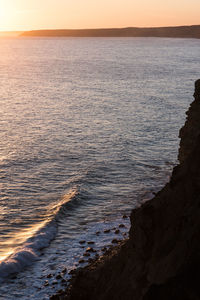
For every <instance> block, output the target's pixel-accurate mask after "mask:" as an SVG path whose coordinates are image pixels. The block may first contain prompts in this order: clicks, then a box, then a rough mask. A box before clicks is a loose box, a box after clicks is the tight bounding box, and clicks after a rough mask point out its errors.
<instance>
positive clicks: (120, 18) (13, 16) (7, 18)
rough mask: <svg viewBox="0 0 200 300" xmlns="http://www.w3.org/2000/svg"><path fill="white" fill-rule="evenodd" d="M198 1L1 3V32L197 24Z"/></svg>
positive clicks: (35, 0)
mask: <svg viewBox="0 0 200 300" xmlns="http://www.w3.org/2000/svg"><path fill="white" fill-rule="evenodd" d="M199 12H200V0H0V31H25V30H33V29H79V28H111V27H129V26H136V27H150V26H152V27H156V26H175V25H195V24H200V17H199Z"/></svg>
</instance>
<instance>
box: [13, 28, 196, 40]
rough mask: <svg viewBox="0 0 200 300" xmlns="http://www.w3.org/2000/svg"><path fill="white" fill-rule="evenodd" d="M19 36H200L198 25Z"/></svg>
mask: <svg viewBox="0 0 200 300" xmlns="http://www.w3.org/2000/svg"><path fill="white" fill-rule="evenodd" d="M19 36H20V37H166V38H200V25H191V26H172V27H147V28H139V27H127V28H105V29H55V30H31V31H25V32H23V33H21V34H20V35H19Z"/></svg>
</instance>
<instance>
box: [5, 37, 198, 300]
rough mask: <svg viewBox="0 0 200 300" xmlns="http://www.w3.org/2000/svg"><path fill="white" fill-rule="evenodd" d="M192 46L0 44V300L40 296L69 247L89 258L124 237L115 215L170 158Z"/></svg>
mask: <svg viewBox="0 0 200 300" xmlns="http://www.w3.org/2000/svg"><path fill="white" fill-rule="evenodd" d="M199 49H200V40H196V39H168V38H166V39H164V38H160V39H157V38H82V39H81V38H55V39H51V38H26V39H23V38H19V39H14V38H13V39H5V38H4V39H3V38H1V39H0V78H1V84H0V114H1V117H0V299H10V300H12V299H48V298H49V296H50V295H51V294H53V293H55V291H57V290H58V289H61V288H64V287H65V284H66V283H65V282H64V281H65V279H67V278H68V277H69V274H68V272H69V271H70V270H71V269H73V268H75V267H76V266H77V265H78V261H79V260H80V259H81V258H82V257H83V252H84V251H85V249H86V248H87V243H85V244H84V245H83V244H80V243H79V241H81V240H85V241H86V242H87V241H92V242H94V243H95V244H94V246H93V247H94V248H95V249H96V250H97V251H98V253H100V254H101V253H102V251H101V249H102V247H103V246H104V245H109V244H111V240H112V239H113V238H115V237H116V234H115V233H114V231H115V229H114V228H117V227H118V226H119V224H121V223H123V224H124V225H125V227H124V228H121V229H120V234H119V235H118V237H120V238H121V239H122V238H124V236H125V235H126V236H127V232H128V229H129V220H128V219H123V218H122V216H123V215H130V212H131V209H132V208H134V207H136V206H138V205H140V203H142V202H143V201H146V200H148V199H150V198H151V197H152V193H153V192H154V191H156V190H159V189H160V188H161V186H162V185H163V184H164V183H166V182H167V181H168V180H169V176H170V172H171V170H172V167H173V166H174V164H176V163H177V151H178V143H179V140H178V132H179V129H180V127H181V126H182V125H183V124H184V121H185V111H186V110H187V109H188V106H189V103H191V101H192V100H193V97H192V95H193V90H194V81H195V80H196V79H197V78H199V77H200V61H199ZM106 229H110V232H109V233H107V234H106V233H104V230H106ZM85 264H86V263H85ZM65 268H67V272H65ZM62 270H63V272H62V277H63V280H62V282H61V280H60V279H59V280H56V276H57V275H58V274H59V272H61V271H62ZM49 274H50V275H49ZM48 275H49V276H48Z"/></svg>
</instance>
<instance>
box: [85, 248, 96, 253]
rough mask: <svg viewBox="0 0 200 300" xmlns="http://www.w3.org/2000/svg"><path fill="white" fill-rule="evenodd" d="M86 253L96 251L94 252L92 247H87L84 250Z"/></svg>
mask: <svg viewBox="0 0 200 300" xmlns="http://www.w3.org/2000/svg"><path fill="white" fill-rule="evenodd" d="M86 252H96V250H94V249H93V248H92V247H88V248H87V249H86Z"/></svg>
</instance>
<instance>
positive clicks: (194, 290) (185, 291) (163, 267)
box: [55, 80, 200, 300]
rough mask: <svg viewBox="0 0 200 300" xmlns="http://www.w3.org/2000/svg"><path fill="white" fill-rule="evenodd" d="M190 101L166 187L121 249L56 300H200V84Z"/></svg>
mask: <svg viewBox="0 0 200 300" xmlns="http://www.w3.org/2000/svg"><path fill="white" fill-rule="evenodd" d="M194 97H195V100H194V102H193V103H192V104H191V106H190V108H189V111H188V112H187V120H186V123H185V126H184V127H183V128H182V129H181V130H180V136H181V142H180V150H179V160H180V164H179V165H178V166H176V167H175V168H174V169H173V172H172V176H171V179H170V182H169V183H167V184H166V186H165V187H164V188H163V189H162V190H161V191H160V192H158V193H157V194H156V196H155V197H154V198H153V199H152V200H150V201H148V202H146V203H145V204H143V205H142V206H141V207H140V208H137V209H134V210H133V211H132V214H131V229H130V232H129V239H128V240H127V241H126V242H125V243H124V244H123V245H122V246H121V248H120V249H119V250H117V249H115V251H114V252H113V253H112V255H111V256H110V257H107V258H105V259H103V260H100V261H97V262H95V263H94V264H91V265H90V266H88V267H86V268H84V269H81V270H79V271H78V272H77V274H76V276H75V278H74V279H73V280H72V286H71V287H70V289H68V291H67V292H66V294H65V295H62V296H60V297H59V296H57V298H55V299H70V300H86V299H87V300H108V299H115V300H132V299H134V300H175V299H176V300H178V299H181V300H184V299H185V300H186V299H187V300H188V299H200V288H199V271H200V155H199V154H200V135H199V133H200V80H198V81H196V83H195V93H194Z"/></svg>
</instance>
